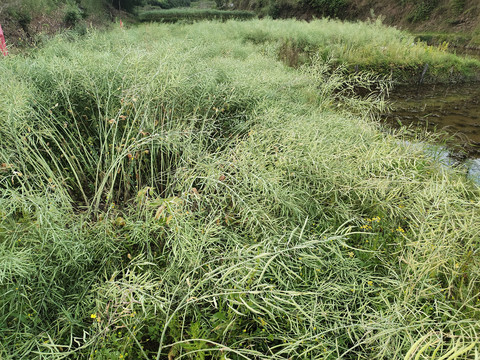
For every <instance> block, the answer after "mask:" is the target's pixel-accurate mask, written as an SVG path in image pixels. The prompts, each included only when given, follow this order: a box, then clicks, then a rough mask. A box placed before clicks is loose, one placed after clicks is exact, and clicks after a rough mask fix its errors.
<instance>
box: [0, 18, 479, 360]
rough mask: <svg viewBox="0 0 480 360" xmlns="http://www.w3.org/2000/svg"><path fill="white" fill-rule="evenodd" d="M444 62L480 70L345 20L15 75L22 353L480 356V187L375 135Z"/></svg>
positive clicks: (4, 335) (4, 118) (17, 349)
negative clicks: (397, 99)
mask: <svg viewBox="0 0 480 360" xmlns="http://www.w3.org/2000/svg"><path fill="white" fill-rule="evenodd" d="M367 54H368V55H367ZM427 62H428V63H429V64H430V68H431V69H432V70H431V71H432V72H431V73H429V75H428V76H431V78H430V79H431V80H432V81H433V80H435V79H437V80H438V79H441V78H447V77H448V76H452V74H454V76H456V77H462V78H469V77H472V76H474V74H475V72H476V71H478V67H479V63H478V62H477V61H475V60H465V59H459V58H456V57H454V56H453V55H449V54H446V53H445V52H443V51H442V49H437V48H432V47H427V46H425V45H423V44H413V39H412V38H411V37H410V36H409V35H406V34H405V33H403V32H400V31H398V30H396V29H393V28H387V27H384V26H383V25H381V24H380V23H369V24H367V23H355V24H353V23H342V22H337V21H329V20H317V21H313V22H311V23H302V22H296V21H273V20H251V21H243V22H237V21H227V22H224V23H220V22H202V23H194V24H160V25H159V24H142V25H140V26H138V27H134V28H131V29H127V30H124V29H115V30H113V31H109V32H104V33H100V32H96V31H91V32H88V33H87V34H86V35H84V36H83V37H78V38H74V37H72V36H71V35H68V34H66V35H59V36H57V37H56V38H54V39H53V40H51V41H49V42H48V43H46V44H45V45H44V46H42V47H41V48H40V49H37V50H35V51H31V52H30V53H29V54H28V55H15V56H9V57H6V58H4V59H0V74H2V75H1V77H2V86H1V87H0V104H1V106H0V293H1V296H0V339H1V341H0V359H62V358H72V359H77V358H78V359H132V360H136V359H157V360H158V359H169V360H172V359H225V360H226V359H235V360H236V359H340V358H341V359H427V358H428V359H472V358H474V357H475V356H477V357H478V353H479V351H480V347H479V345H478V340H479V334H480V321H479V320H480V319H479V317H480V295H479V292H480V287H479V280H480V272H479V269H480V268H479V256H478V248H479V242H480V235H479V234H480V222H479V221H478V219H479V217H480V192H479V188H478V187H477V186H476V185H475V184H474V183H473V182H471V181H470V180H468V179H467V178H466V176H465V174H464V173H463V172H462V170H461V169H455V168H448V169H447V168H445V167H442V166H440V165H439V164H438V163H437V162H435V161H434V160H433V159H432V158H430V157H429V156H428V155H426V154H425V152H424V151H423V150H422V149H421V148H420V147H419V146H417V145H413V144H412V143H411V142H405V141H403V140H402V133H396V134H391V133H388V132H385V131H382V130H381V128H380V126H379V125H378V123H377V122H376V121H375V114H377V113H378V112H379V111H382V110H384V109H385V107H386V104H385V101H384V99H383V96H384V94H385V93H386V92H387V91H388V89H389V86H390V81H389V77H390V76H396V75H398V77H396V79H403V80H405V79H407V77H408V76H407V75H405V74H406V73H408V72H410V74H414V75H415V76H417V75H418V71H420V72H421V69H422V68H423V65H424V64H425V63H427ZM378 69H380V70H378ZM385 69H391V70H388V71H386V70H385ZM419 69H420V70H419ZM445 69H448V72H447V73H448V76H446V75H445V73H446V72H445ZM403 70H404V71H403ZM402 71H403V72H402ZM414 75H411V76H412V77H413V76H414ZM359 88H361V89H363V93H365V92H367V93H368V92H369V91H370V90H371V91H372V93H371V95H370V96H362V97H360V96H358V95H357V91H356V90H357V89H359Z"/></svg>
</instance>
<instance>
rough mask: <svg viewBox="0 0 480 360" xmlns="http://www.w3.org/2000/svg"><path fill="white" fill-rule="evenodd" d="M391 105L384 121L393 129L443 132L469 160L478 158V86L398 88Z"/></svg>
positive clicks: (393, 92)
mask: <svg viewBox="0 0 480 360" xmlns="http://www.w3.org/2000/svg"><path fill="white" fill-rule="evenodd" d="M390 102H391V104H392V111H391V112H390V113H389V114H386V115H385V118H386V120H387V121H388V122H389V123H391V124H392V125H393V126H399V125H402V126H403V125H404V126H410V125H414V126H417V127H420V128H424V129H427V130H429V131H438V130H443V131H445V132H447V133H448V134H450V135H453V137H452V138H451V144H453V143H456V144H459V145H461V146H462V148H463V149H464V150H465V152H466V155H467V156H468V157H470V158H480V83H474V84H457V85H448V86H447V85H421V86H408V87H397V88H396V89H394V90H393V91H392V94H391V96H390Z"/></svg>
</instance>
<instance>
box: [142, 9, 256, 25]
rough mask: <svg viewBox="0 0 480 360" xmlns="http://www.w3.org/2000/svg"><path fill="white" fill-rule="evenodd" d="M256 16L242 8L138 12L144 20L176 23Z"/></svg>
mask: <svg viewBox="0 0 480 360" xmlns="http://www.w3.org/2000/svg"><path fill="white" fill-rule="evenodd" d="M254 17H255V14H254V13H253V12H251V11H241V10H216V9H203V8H178V9H168V10H149V11H143V12H141V13H139V14H138V18H139V19H140V21H142V22H164V23H174V22H177V21H201V20H215V19H216V20H224V21H225V20H228V19H237V20H247V19H252V18H254Z"/></svg>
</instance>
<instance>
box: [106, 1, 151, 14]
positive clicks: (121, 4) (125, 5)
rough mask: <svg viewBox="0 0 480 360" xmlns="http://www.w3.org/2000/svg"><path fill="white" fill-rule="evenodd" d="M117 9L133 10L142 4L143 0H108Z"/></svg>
mask: <svg viewBox="0 0 480 360" xmlns="http://www.w3.org/2000/svg"><path fill="white" fill-rule="evenodd" d="M108 1H109V3H110V5H112V6H113V7H114V8H116V9H118V10H125V11H133V9H134V8H135V7H136V6H141V5H144V3H145V1H144V0H108Z"/></svg>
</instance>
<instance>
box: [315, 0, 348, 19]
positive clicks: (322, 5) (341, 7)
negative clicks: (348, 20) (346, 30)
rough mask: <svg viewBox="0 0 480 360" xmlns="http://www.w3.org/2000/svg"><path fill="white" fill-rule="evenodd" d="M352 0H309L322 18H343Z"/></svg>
mask: <svg viewBox="0 0 480 360" xmlns="http://www.w3.org/2000/svg"><path fill="white" fill-rule="evenodd" d="M349 3H350V0H309V4H310V5H311V6H312V7H313V8H314V9H315V10H316V11H318V12H319V13H321V14H322V16H329V17H342V16H341V15H342V12H344V11H345V10H346V9H347V6H348V5H349Z"/></svg>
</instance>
